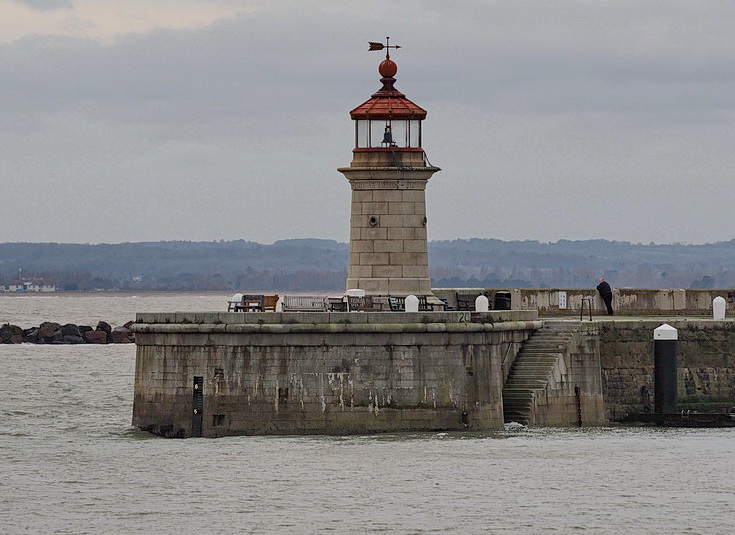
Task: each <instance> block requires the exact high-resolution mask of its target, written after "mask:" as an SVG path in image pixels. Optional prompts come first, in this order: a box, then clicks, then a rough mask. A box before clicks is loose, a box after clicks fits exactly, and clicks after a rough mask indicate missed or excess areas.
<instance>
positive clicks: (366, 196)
mask: <svg viewBox="0 0 735 535" xmlns="http://www.w3.org/2000/svg"><path fill="white" fill-rule="evenodd" d="M373 200H379V199H374V198H373V191H372V190H369V189H366V190H353V191H352V202H353V203H356V202H373ZM380 200H386V199H380Z"/></svg>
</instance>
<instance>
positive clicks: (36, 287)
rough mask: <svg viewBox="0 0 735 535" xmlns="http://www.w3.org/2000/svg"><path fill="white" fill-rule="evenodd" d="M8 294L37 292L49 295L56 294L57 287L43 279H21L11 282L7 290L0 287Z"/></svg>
mask: <svg viewBox="0 0 735 535" xmlns="http://www.w3.org/2000/svg"><path fill="white" fill-rule="evenodd" d="M0 288H1V289H2V290H3V291H6V292H36V293H48V292H55V291H56V286H54V285H53V284H51V283H49V282H46V281H44V280H43V279H20V280H14V281H13V282H11V283H10V284H9V285H8V287H7V289H6V288H5V287H4V286H2V287H0Z"/></svg>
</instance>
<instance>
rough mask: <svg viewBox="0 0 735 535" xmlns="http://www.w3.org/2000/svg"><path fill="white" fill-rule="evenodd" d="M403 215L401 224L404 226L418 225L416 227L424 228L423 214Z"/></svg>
mask: <svg viewBox="0 0 735 535" xmlns="http://www.w3.org/2000/svg"><path fill="white" fill-rule="evenodd" d="M400 217H401V225H402V226H404V227H416V228H423V227H424V226H425V225H424V217H425V216H423V215H402V216H400Z"/></svg>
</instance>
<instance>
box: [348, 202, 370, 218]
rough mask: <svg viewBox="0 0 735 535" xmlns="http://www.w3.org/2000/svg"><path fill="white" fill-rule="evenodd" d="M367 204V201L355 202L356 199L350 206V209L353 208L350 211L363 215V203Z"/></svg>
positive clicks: (353, 213)
mask: <svg viewBox="0 0 735 535" xmlns="http://www.w3.org/2000/svg"><path fill="white" fill-rule="evenodd" d="M365 204H367V203H362V202H354V201H353V202H352V207H351V208H350V210H351V211H350V213H351V214H352V215H361V214H362V213H363V211H362V207H363V205H365Z"/></svg>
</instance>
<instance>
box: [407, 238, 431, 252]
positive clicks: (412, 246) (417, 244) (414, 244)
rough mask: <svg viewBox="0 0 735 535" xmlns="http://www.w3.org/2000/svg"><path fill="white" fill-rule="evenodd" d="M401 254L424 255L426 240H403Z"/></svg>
mask: <svg viewBox="0 0 735 535" xmlns="http://www.w3.org/2000/svg"><path fill="white" fill-rule="evenodd" d="M403 252H405V253H425V252H427V247H426V240H405V241H404V242H403Z"/></svg>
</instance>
